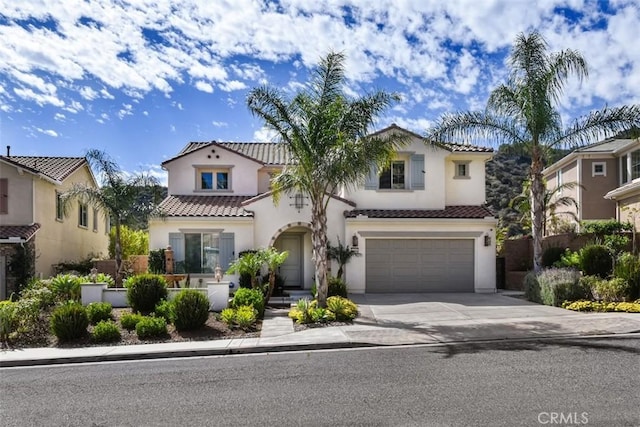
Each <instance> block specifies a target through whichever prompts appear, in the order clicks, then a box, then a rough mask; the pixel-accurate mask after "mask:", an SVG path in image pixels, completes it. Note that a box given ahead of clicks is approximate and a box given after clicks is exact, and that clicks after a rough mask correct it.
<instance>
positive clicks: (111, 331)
mask: <svg viewBox="0 0 640 427" xmlns="http://www.w3.org/2000/svg"><path fill="white" fill-rule="evenodd" d="M91 341H93V342H95V343H103V342H115V341H120V329H118V325H116V324H115V322H114V321H113V320H101V321H100V322H98V324H97V325H96V326H95V327H94V328H93V331H92V332H91Z"/></svg>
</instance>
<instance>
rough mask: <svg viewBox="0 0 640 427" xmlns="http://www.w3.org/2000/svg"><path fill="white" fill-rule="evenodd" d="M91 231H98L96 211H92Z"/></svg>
mask: <svg viewBox="0 0 640 427" xmlns="http://www.w3.org/2000/svg"><path fill="white" fill-rule="evenodd" d="M93 231H95V232H97V231H98V209H94V210H93Z"/></svg>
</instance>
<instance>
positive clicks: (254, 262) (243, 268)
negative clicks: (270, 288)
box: [227, 251, 264, 289]
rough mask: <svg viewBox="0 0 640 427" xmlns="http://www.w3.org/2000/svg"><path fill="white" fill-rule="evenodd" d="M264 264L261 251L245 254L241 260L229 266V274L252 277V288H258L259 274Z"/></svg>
mask: <svg viewBox="0 0 640 427" xmlns="http://www.w3.org/2000/svg"><path fill="white" fill-rule="evenodd" d="M263 264H264V256H263V254H262V252H261V251H255V252H254V251H251V252H246V253H244V254H243V255H242V256H241V257H240V258H238V259H236V260H234V261H233V262H232V263H231V264H229V268H228V269H227V274H240V275H242V274H246V275H248V276H249V277H251V287H252V288H253V289H256V288H258V283H259V282H258V274H259V273H260V270H261V269H262V265H263Z"/></svg>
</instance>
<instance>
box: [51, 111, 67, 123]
mask: <svg viewBox="0 0 640 427" xmlns="http://www.w3.org/2000/svg"><path fill="white" fill-rule="evenodd" d="M66 118H67V117H66V116H65V115H64V114H62V113H56V114H54V115H53V119H54V120H58V121H60V122H63V121H65V119H66Z"/></svg>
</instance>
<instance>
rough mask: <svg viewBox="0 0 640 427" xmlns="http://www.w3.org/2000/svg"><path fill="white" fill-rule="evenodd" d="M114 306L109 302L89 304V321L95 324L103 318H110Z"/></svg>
mask: <svg viewBox="0 0 640 427" xmlns="http://www.w3.org/2000/svg"><path fill="white" fill-rule="evenodd" d="M112 308H113V307H112V306H111V304H110V303H108V302H92V303H90V304H89V305H88V306H87V316H89V323H91V324H92V325H95V324H97V323H98V322H101V321H103V320H110V319H111V310H112Z"/></svg>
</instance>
